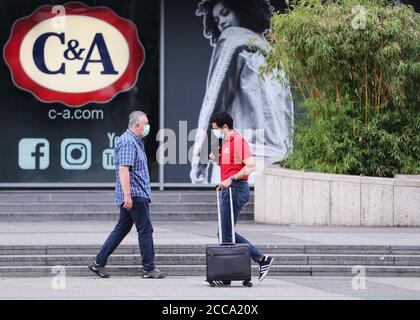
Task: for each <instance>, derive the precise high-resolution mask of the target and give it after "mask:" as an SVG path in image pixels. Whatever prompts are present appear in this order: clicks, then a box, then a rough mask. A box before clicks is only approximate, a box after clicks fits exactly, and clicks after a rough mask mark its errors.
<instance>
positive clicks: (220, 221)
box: [216, 187, 236, 244]
mask: <svg viewBox="0 0 420 320" xmlns="http://www.w3.org/2000/svg"><path fill="white" fill-rule="evenodd" d="M216 195H217V220H218V221H219V243H220V244H223V234H222V219H221V214H220V195H219V189H216ZM229 202H230V219H231V220H230V221H231V226H232V228H231V229H232V243H233V244H235V243H236V238H235V220H234V218H233V200H232V188H231V187H229Z"/></svg>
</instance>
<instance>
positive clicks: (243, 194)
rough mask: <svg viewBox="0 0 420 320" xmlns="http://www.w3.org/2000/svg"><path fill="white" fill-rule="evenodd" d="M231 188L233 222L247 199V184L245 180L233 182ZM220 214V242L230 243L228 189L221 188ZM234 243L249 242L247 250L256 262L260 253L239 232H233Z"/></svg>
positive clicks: (260, 255) (230, 227)
mask: <svg viewBox="0 0 420 320" xmlns="http://www.w3.org/2000/svg"><path fill="white" fill-rule="evenodd" d="M231 188H232V202H233V217H234V224H235V225H236V222H237V220H238V217H239V214H240V213H241V209H242V207H243V206H244V205H245V204H246V203H247V202H248V201H249V194H250V192H249V185H248V182H246V181H238V182H233V183H232V185H231ZM220 216H221V222H222V242H223V243H232V224H231V220H232V219H231V214H230V200H229V189H223V190H222V200H221V204H220ZM235 238H236V243H247V244H249V251H250V253H251V258H252V260H254V261H255V262H258V261H259V260H260V258H261V257H262V253H261V252H260V251H259V250H258V249H257V248H256V247H255V246H253V245H252V244H251V243H250V242H249V241H248V240H247V239H245V238H244V237H242V236H241V235H240V234H238V233H236V232H235Z"/></svg>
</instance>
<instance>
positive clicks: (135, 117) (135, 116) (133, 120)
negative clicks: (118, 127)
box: [128, 111, 147, 129]
mask: <svg viewBox="0 0 420 320" xmlns="http://www.w3.org/2000/svg"><path fill="white" fill-rule="evenodd" d="M143 116H144V117H147V114H145V113H144V112H142V111H133V112H131V113H130V116H129V117H128V128H129V129H131V128H133V127H134V126H135V125H136V124H137V123H138V122H139V121H140V119H141V117H143Z"/></svg>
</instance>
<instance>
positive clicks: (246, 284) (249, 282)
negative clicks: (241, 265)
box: [242, 280, 252, 288]
mask: <svg viewBox="0 0 420 320" xmlns="http://www.w3.org/2000/svg"><path fill="white" fill-rule="evenodd" d="M242 285H243V286H244V287H248V288H251V287H252V282H251V281H248V280H245V281H243V282H242Z"/></svg>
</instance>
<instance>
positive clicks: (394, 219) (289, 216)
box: [254, 165, 420, 227]
mask: <svg viewBox="0 0 420 320" xmlns="http://www.w3.org/2000/svg"><path fill="white" fill-rule="evenodd" d="M254 202H255V209H254V216H255V221H256V222H260V223H272V224H279V225H305V226H359V227H372V226H374V227H419V226H420V179H419V178H413V179H408V178H405V177H398V176H397V177H396V178H374V177H360V176H349V175H337V174H324V173H313V172H301V171H294V170H288V169H283V168H280V167H279V166H278V165H265V167H264V169H263V170H262V173H261V174H260V175H258V176H256V180H255V192H254Z"/></svg>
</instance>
